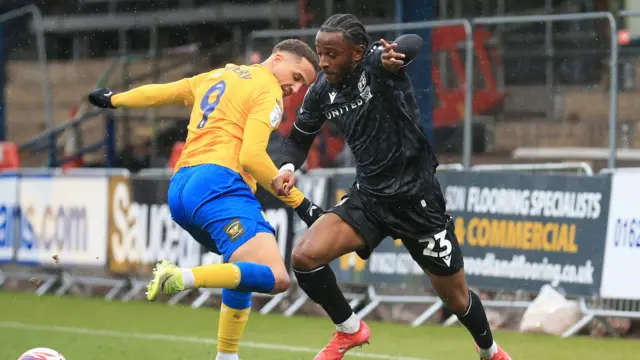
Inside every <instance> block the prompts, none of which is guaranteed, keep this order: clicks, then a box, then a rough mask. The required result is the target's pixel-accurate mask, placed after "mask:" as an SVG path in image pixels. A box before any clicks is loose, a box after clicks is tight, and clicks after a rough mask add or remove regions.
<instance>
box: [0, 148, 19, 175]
mask: <svg viewBox="0 0 640 360" xmlns="http://www.w3.org/2000/svg"><path fill="white" fill-rule="evenodd" d="M19 168H20V157H19V156H18V146H17V145H16V144H14V143H11V142H0V170H9V169H19Z"/></svg>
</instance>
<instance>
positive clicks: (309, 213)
mask: <svg viewBox="0 0 640 360" xmlns="http://www.w3.org/2000/svg"><path fill="white" fill-rule="evenodd" d="M294 210H295V212H296V214H298V216H299V217H300V219H302V221H304V222H305V224H307V226H308V227H311V225H313V223H314V222H316V220H318V218H320V216H321V215H322V214H324V210H323V209H322V208H321V207H320V206H318V205H316V204H314V203H312V202H311V200H309V199H307V198H304V200H302V203H301V204H300V206H298V207H297V208H295V209H294Z"/></svg>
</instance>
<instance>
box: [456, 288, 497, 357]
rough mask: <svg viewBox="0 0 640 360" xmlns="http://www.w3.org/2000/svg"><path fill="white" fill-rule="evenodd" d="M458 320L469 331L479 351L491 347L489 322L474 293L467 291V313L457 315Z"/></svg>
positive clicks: (491, 337) (491, 338) (491, 339)
mask: <svg viewBox="0 0 640 360" xmlns="http://www.w3.org/2000/svg"><path fill="white" fill-rule="evenodd" d="M456 316H457V317H458V320H460V322H461V323H462V324H463V325H464V326H465V327H466V328H467V330H469V332H470V333H471V336H473V339H474V340H475V341H476V344H478V346H479V347H480V348H481V349H485V350H486V349H489V348H490V347H491V345H493V335H492V334H491V329H490V328H489V320H487V314H486V313H485V311H484V307H483V306H482V302H481V301H480V298H479V297H478V295H476V293H474V292H473V291H471V290H469V308H468V309H467V312H466V313H464V314H462V315H459V314H456Z"/></svg>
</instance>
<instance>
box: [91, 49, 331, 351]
mask: <svg viewBox="0 0 640 360" xmlns="http://www.w3.org/2000/svg"><path fill="white" fill-rule="evenodd" d="M316 68H317V57H316V55H315V53H314V52H313V50H311V48H310V47H309V46H308V45H306V44H305V43H304V42H302V41H300V40H295V39H289V40H285V41H282V42H281V43H279V44H277V45H276V46H275V47H274V49H273V52H272V54H271V56H270V57H269V58H268V59H267V60H265V61H264V62H263V63H262V64H259V65H252V66H246V65H234V64H228V65H227V66H226V67H224V68H221V69H216V70H213V71H210V72H208V73H204V74H200V75H196V76H194V77H192V78H187V79H183V80H180V81H176V82H173V83H168V84H153V85H145V86H141V87H138V88H135V89H132V90H130V91H127V92H123V93H119V94H115V93H114V92H113V91H111V90H110V89H97V90H94V91H93V92H92V93H91V94H90V95H89V101H90V102H91V103H92V104H94V105H95V106H98V107H102V108H118V107H133V108H144V107H151V106H157V105H164V104H185V105H187V106H192V107H193V110H192V112H191V119H190V121H189V125H188V135H187V140H186V142H185V146H184V149H183V151H182V154H181V155H180V158H179V160H178V162H177V163H176V166H175V169H174V171H175V173H174V175H173V176H172V178H171V182H170V185H169V193H168V202H169V208H170V210H171V216H172V218H173V219H174V221H175V222H176V223H178V225H180V226H181V227H182V228H184V229H185V230H186V231H188V232H189V233H190V234H191V235H192V236H193V237H194V238H195V239H196V240H197V241H198V242H200V243H201V244H202V245H204V246H205V247H207V248H208V249H210V250H211V251H213V252H215V253H218V254H221V255H222V256H223V259H224V264H215V265H204V266H199V267H195V268H192V269H184V268H178V267H177V266H176V265H174V264H171V263H169V262H168V261H160V262H159V263H158V264H157V265H156V267H155V269H154V277H153V280H152V281H151V282H150V283H149V285H148V287H147V298H148V299H149V300H150V301H153V300H155V299H156V297H157V296H158V295H159V293H160V292H163V293H164V294H167V295H171V294H175V293H178V292H180V291H183V290H185V289H192V288H223V290H222V309H221V313H220V323H219V328H218V356H217V358H216V359H217V360H237V359H238V354H237V353H238V342H239V340H240V337H241V335H242V332H243V330H244V327H245V324H246V322H247V320H248V315H249V310H250V307H251V293H252V292H261V293H268V294H276V293H280V292H283V291H285V290H287V289H288V287H289V274H288V272H287V270H286V268H285V264H284V261H283V259H282V257H281V255H280V250H279V248H278V245H277V243H276V239H275V236H274V235H275V230H274V228H273V227H272V226H271V225H270V224H269V222H267V220H266V218H265V216H264V213H263V212H262V207H261V205H260V203H259V202H258V200H257V199H256V197H255V195H254V193H255V190H256V180H257V182H258V183H259V184H260V185H261V186H262V187H264V188H265V189H267V190H269V191H271V192H272V193H273V194H274V195H276V196H277V194H275V192H274V191H273V190H272V189H271V186H270V182H271V179H272V178H274V177H276V176H277V174H278V169H277V168H276V166H275V165H274V163H273V162H272V160H271V158H270V157H269V155H268V154H267V152H266V147H267V143H268V141H269V137H270V134H271V132H272V131H273V130H274V129H276V128H277V127H278V125H279V124H280V121H281V118H282V114H283V100H282V99H283V96H288V95H290V94H292V93H294V92H296V91H298V90H299V89H300V88H302V87H304V86H308V85H310V83H311V82H312V81H313V79H314V77H315V73H316ZM245 170H246V171H245ZM279 198H280V199H281V200H282V201H284V202H285V203H287V204H288V205H289V206H291V207H293V208H294V209H295V210H296V213H298V215H299V216H300V217H301V218H302V219H303V220H304V221H305V222H306V223H307V224H308V225H309V226H310V225H311V223H313V221H315V220H316V219H317V218H318V217H320V215H321V214H322V212H323V211H322V209H320V208H319V207H318V206H316V205H315V204H313V203H311V202H310V201H309V200H308V199H307V198H305V196H304V195H303V194H302V193H301V192H300V191H298V190H295V191H292V192H291V193H290V194H289V195H288V196H279Z"/></svg>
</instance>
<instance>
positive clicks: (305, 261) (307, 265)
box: [291, 246, 325, 270]
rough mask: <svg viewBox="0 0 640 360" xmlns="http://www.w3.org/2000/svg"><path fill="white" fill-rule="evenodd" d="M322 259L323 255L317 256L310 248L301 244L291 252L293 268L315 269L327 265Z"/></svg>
mask: <svg viewBox="0 0 640 360" xmlns="http://www.w3.org/2000/svg"><path fill="white" fill-rule="evenodd" d="M322 260H323V259H322V258H321V257H319V256H316V255H315V254H314V253H313V252H312V251H311V250H310V249H308V248H305V247H300V246H297V247H295V248H294V249H293V253H292V254H291V262H292V264H293V268H294V269H298V270H313V269H315V268H317V267H320V266H322V265H325V264H323V263H322Z"/></svg>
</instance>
